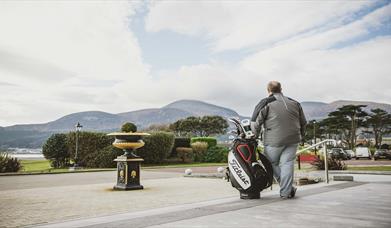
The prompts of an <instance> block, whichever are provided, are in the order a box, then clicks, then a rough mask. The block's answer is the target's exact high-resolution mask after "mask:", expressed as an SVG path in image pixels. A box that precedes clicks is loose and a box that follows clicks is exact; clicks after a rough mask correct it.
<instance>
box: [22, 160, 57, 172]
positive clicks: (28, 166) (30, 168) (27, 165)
mask: <svg viewBox="0 0 391 228" xmlns="http://www.w3.org/2000/svg"><path fill="white" fill-rule="evenodd" d="M21 163H22V169H21V170H20V171H21V172H37V171H45V170H49V169H52V168H51V166H50V163H49V161H48V160H21Z"/></svg>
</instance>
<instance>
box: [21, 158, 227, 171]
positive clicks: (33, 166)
mask: <svg viewBox="0 0 391 228" xmlns="http://www.w3.org/2000/svg"><path fill="white" fill-rule="evenodd" d="M21 163H22V169H21V170H20V171H19V173H62V172H69V170H68V169H67V168H63V169H55V168H52V167H51V166H50V163H49V161H48V160H21ZM226 165H227V163H200V162H198V163H188V164H169V163H167V164H146V165H142V167H143V168H147V169H158V168H181V167H205V166H226ZM102 170H115V168H96V169H91V168H88V169H82V170H76V171H71V172H78V171H79V172H80V171H82V172H86V171H102Z"/></svg>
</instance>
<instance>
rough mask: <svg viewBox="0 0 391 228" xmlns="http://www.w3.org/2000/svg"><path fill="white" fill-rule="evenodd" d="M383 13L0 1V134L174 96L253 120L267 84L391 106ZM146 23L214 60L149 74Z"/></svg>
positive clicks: (278, 6)
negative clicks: (135, 23)
mask: <svg viewBox="0 0 391 228" xmlns="http://www.w3.org/2000/svg"><path fill="white" fill-rule="evenodd" d="M145 6H146V7H147V8H146V9H140V7H141V8H142V7H145ZM390 9H391V4H385V3H382V2H380V3H379V2H374V1H346V2H336V1H326V2H311V1H304V2H300V3H297V2H295V3H290V2H256V1H251V2H240V1H222V2H219V1H151V2H148V3H146V4H145V3H143V2H138V1H130V2H125V1H114V2H113V1H111V2H102V1H96V2H95V1H81V2H76V1H70V2H65V1H64V2H62V1H61V2H49V1H47V2H43V1H40V2H0V28H2V32H1V33H2V34H1V36H0V88H1V90H2V94H1V96H0V125H3V126H4V125H9V124H15V123H26V122H27V123H36V122H47V121H51V120H53V119H55V118H59V117H61V116H63V115H65V114H68V113H72V112H78V111H85V110H101V111H107V112H111V113H117V112H124V111H129V110H135V109H141V108H150V107H159V106H163V105H165V104H167V103H169V102H171V101H174V100H178V99H200V100H204V101H207V102H212V103H215V104H218V105H223V106H227V107H230V108H233V109H235V110H237V111H239V113H240V114H242V115H250V114H251V112H252V109H253V107H254V106H255V104H256V103H257V102H258V101H259V99H261V98H262V97H264V96H266V91H265V86H266V84H267V82H268V81H269V80H280V81H281V82H282V83H283V89H284V91H285V93H286V94H287V95H289V96H292V97H293V98H296V99H298V100H300V101H305V100H315V101H325V102H330V101H333V100H339V99H346V100H348V99H356V100H371V101H381V102H390V100H391V96H390V95H389V94H391V91H390V89H389V86H388V85H389V84H390V79H389V72H390V70H391V69H390V65H389V64H388V59H390V58H391V56H390V53H391V52H390V51H391V50H390V47H391V37H390V36H389V33H386V34H385V35H384V34H380V35H379V34H378V35H376V34H375V33H373V32H374V31H378V30H387V28H388V30H389V26H390V25H389V23H390V17H391V12H390ZM144 10H145V11H146V12H147V13H146V15H144V14H139V12H140V11H143V12H144ZM140 15H141V16H140ZM144 16H145V29H146V31H147V32H148V33H155V34H157V35H156V36H154V37H155V38H156V39H158V38H159V36H158V34H159V32H160V31H168V32H171V33H177V34H182V35H183V39H186V37H191V39H194V38H197V39H199V40H200V41H202V42H204V43H205V44H206V45H207V46H208V47H209V53H207V54H208V55H209V58H208V59H207V60H202V61H197V62H203V63H205V62H207V63H205V64H199V65H182V66H180V67H178V68H177V69H172V68H167V69H170V70H167V69H164V68H159V69H156V70H154V72H151V71H150V66H149V65H148V64H146V63H145V60H144V59H143V50H142V49H141V48H140V45H139V41H138V36H137V35H138V34H136V33H135V32H133V31H132V27H131V26H132V23H131V22H132V20H135V19H140V18H139V17H144ZM135 31H136V30H135ZM387 34H388V35H387ZM140 37H143V36H140ZM173 48H175V45H173ZM178 48H180V47H178ZM189 50H191V49H189ZM236 51H237V52H238V53H239V52H240V53H241V54H238V55H236V54H235V53H236ZM227 52H229V53H232V55H235V58H234V59H235V61H231V62H229V61H225V59H224V57H222V56H224V53H227ZM174 53H175V52H169V51H167V53H165V54H166V55H174ZM188 55H192V53H191V51H189V52H188ZM172 59H175V58H172Z"/></svg>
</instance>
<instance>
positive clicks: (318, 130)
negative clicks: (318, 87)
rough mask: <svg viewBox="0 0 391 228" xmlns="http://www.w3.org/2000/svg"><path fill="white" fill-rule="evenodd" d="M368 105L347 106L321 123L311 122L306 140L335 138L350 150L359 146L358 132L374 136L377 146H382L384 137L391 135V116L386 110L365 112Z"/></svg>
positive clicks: (329, 115)
mask: <svg viewBox="0 0 391 228" xmlns="http://www.w3.org/2000/svg"><path fill="white" fill-rule="evenodd" d="M365 107H366V105H345V106H342V107H340V108H338V109H337V110H336V111H334V112H330V113H329V114H328V116H327V117H326V118H325V119H323V120H320V121H315V120H312V121H309V122H308V125H307V130H306V131H307V133H306V140H310V139H313V138H314V137H316V138H321V139H322V138H333V139H338V140H341V141H342V142H343V143H344V144H346V145H348V147H349V148H354V147H355V146H356V144H357V136H358V132H359V131H360V130H361V133H364V134H372V135H373V137H374V139H375V146H376V147H379V146H380V145H381V144H382V141H383V136H385V135H387V134H390V133H391V114H390V113H388V112H386V111H385V110H382V109H379V108H376V109H371V110H370V113H367V112H366V111H364V110H363V108H365ZM314 134H315V135H314Z"/></svg>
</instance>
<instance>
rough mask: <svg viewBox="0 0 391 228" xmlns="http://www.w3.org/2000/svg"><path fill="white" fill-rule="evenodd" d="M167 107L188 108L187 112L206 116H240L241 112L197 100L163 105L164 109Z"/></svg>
mask: <svg viewBox="0 0 391 228" xmlns="http://www.w3.org/2000/svg"><path fill="white" fill-rule="evenodd" d="M166 108H175V109H179V110H186V111H187V112H190V113H192V114H193V115H195V116H205V115H219V116H223V117H232V116H239V114H238V113H237V112H235V111H234V110H232V109H229V108H224V107H221V106H217V105H212V104H209V103H206V102H202V101H197V100H179V101H175V102H173V103H171V104H168V105H166V106H164V107H163V109H166Z"/></svg>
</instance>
